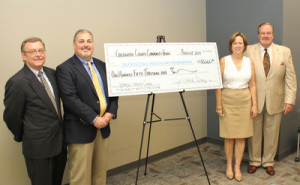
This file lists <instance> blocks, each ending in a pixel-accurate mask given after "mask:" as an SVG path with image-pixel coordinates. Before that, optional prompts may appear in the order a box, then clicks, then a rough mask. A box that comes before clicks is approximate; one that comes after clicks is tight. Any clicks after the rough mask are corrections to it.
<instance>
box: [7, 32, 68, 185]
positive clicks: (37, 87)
mask: <svg viewBox="0 0 300 185" xmlns="http://www.w3.org/2000/svg"><path fill="white" fill-rule="evenodd" d="M21 55H22V59H23V61H24V63H25V64H24V67H23V68H22V69H21V70H20V71H19V72H17V73H16V74H15V75H13V76H12V77H11V78H10V79H9V80H8V81H7V83H6V86H5V97H4V105H5V110H4V113H3V119H4V121H5V122H6V124H7V127H8V128H9V130H10V131H11V132H12V134H13V135H14V139H15V141H17V142H21V141H22V148H23V155H24V158H25V162H26V166H27V172H28V176H29V178H30V180H31V183H32V184H33V185H61V181H62V177H63V172H64V168H65V164H66V158H67V157H66V156H67V155H66V154H67V153H66V147H65V146H64V144H63V131H62V122H63V121H62V117H61V112H60V99H59V93H58V88H57V84H56V80H55V71H54V70H53V69H50V68H47V67H44V66H43V65H44V63H45V59H46V56H45V44H44V42H43V41H42V40H41V39H40V38H36V37H32V38H28V39H26V40H24V41H23V42H22V45H21Z"/></svg>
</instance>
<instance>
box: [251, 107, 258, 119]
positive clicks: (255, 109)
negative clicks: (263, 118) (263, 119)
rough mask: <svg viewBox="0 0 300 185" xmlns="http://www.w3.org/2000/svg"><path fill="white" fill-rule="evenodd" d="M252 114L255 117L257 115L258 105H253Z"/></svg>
mask: <svg viewBox="0 0 300 185" xmlns="http://www.w3.org/2000/svg"><path fill="white" fill-rule="evenodd" d="M250 114H251V118H255V117H256V116H257V106H252V108H251V112H250Z"/></svg>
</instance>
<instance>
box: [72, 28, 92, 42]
mask: <svg viewBox="0 0 300 185" xmlns="http://www.w3.org/2000/svg"><path fill="white" fill-rule="evenodd" d="M79 33H89V34H90V35H91V36H92V38H93V39H94V37H93V34H92V32H90V31H89V30H86V29H80V30H78V31H77V32H76V33H75V35H74V38H73V43H75V40H76V37H77V35H78V34H79Z"/></svg>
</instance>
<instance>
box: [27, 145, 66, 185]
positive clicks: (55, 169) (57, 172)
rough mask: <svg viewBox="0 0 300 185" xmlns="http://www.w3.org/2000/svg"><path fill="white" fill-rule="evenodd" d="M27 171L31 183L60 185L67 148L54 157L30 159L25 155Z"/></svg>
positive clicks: (35, 184) (33, 184) (36, 184)
mask: <svg viewBox="0 0 300 185" xmlns="http://www.w3.org/2000/svg"><path fill="white" fill-rule="evenodd" d="M24 158H25V162H26V167H27V173H28V176H29V178H30V180H31V184H32V185H61V182H62V178H63V174H64V169H65V165H66V161H67V150H66V147H63V149H62V152H61V153H60V154H59V155H57V156H54V157H50V158H45V159H31V158H28V157H25V156H24Z"/></svg>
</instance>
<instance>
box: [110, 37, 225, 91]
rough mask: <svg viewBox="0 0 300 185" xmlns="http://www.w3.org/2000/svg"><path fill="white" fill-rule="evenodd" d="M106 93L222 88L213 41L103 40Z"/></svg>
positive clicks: (216, 52)
mask: <svg viewBox="0 0 300 185" xmlns="http://www.w3.org/2000/svg"><path fill="white" fill-rule="evenodd" d="M104 49H105V62H106V73H107V81H108V93H109V96H127V95H138V94H150V93H166V92H179V91H183V90H184V91H192V90H205V89H216V88H222V78H221V72H220V66H219V57H218V50H217V46H216V43H208V42H203V43H127V44H125V43H122V44H120V43H116V44H104Z"/></svg>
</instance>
